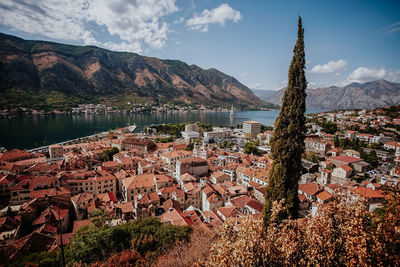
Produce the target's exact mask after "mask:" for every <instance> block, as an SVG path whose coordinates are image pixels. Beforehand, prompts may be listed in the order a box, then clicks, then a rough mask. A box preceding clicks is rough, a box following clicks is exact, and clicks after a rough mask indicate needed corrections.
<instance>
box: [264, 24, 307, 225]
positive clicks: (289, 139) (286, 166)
mask: <svg viewBox="0 0 400 267" xmlns="http://www.w3.org/2000/svg"><path fill="white" fill-rule="evenodd" d="M293 52H294V55H293V58H292V61H291V63H290V67H289V74H288V85H287V89H286V91H285V94H284V95H283V98H282V106H281V110H280V113H279V116H278V118H277V119H276V121H275V131H274V135H273V136H272V139H271V154H272V158H273V159H274V163H273V166H272V169H271V172H270V175H269V183H268V187H267V192H266V196H265V207H264V225H265V227H268V224H269V223H270V215H271V208H272V204H273V202H274V201H280V200H282V199H285V202H284V210H283V211H282V212H281V213H280V214H279V220H282V219H285V218H288V217H291V218H296V217H297V215H298V207H299V200H298V197H297V189H298V181H299V179H300V176H301V171H302V165H301V154H302V153H303V151H304V133H305V132H306V127H305V116H304V112H305V111H306V92H305V91H306V88H307V81H306V77H305V73H304V69H305V63H306V60H305V53H304V29H303V26H302V22H301V17H299V22H298V33H297V42H296V45H295V47H294V50H293Z"/></svg>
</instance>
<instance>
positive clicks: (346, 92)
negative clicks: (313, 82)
mask: <svg viewBox="0 0 400 267" xmlns="http://www.w3.org/2000/svg"><path fill="white" fill-rule="evenodd" d="M285 90H286V88H282V89H280V90H278V91H275V93H274V94H272V95H269V96H267V97H263V94H262V93H259V92H258V91H254V92H255V94H256V95H257V96H258V97H260V98H261V99H262V100H264V101H267V102H270V103H273V104H277V105H280V104H281V101H282V96H283V93H284V91H285ZM267 94H270V92H267ZM399 104H400V84H399V83H391V82H388V81H386V80H379V81H374V82H367V83H363V84H360V83H352V84H349V85H347V86H344V87H337V86H330V87H325V88H317V89H308V90H307V108H318V109H354V108H359V109H373V108H377V107H384V106H392V105H399Z"/></svg>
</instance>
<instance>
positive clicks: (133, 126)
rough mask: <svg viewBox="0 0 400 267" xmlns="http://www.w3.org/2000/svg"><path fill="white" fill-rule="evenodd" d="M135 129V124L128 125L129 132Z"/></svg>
mask: <svg viewBox="0 0 400 267" xmlns="http://www.w3.org/2000/svg"><path fill="white" fill-rule="evenodd" d="M135 129H136V124H134V125H131V126H128V131H129V132H130V133H133V131H135Z"/></svg>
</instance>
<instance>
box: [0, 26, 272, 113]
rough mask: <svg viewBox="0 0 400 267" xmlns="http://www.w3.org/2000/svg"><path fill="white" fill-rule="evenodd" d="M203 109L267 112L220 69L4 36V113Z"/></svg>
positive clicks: (0, 87) (0, 48) (0, 61)
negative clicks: (108, 106) (90, 107)
mask: <svg viewBox="0 0 400 267" xmlns="http://www.w3.org/2000/svg"><path fill="white" fill-rule="evenodd" d="M143 99H147V100H148V101H150V102H160V103H166V102H174V103H188V104H189V103H197V104H208V105H212V104H215V105H231V104H234V105H235V106H241V107H257V106H265V105H266V104H265V103H264V102H263V101H261V100H260V99H259V98H258V97H257V96H256V95H255V94H254V93H253V92H252V91H251V90H250V89H249V88H247V87H246V86H244V85H243V84H241V83H240V82H238V81H237V80H236V79H235V78H233V77H231V76H229V75H226V74H224V73H222V72H220V71H218V70H216V69H207V70H204V69H202V68H200V67H198V66H196V65H187V64H186V63H184V62H182V61H179V60H161V59H158V58H153V57H145V56H140V55H138V54H135V53H127V52H112V51H109V50H105V49H102V48H98V47H94V46H72V45H65V44H58V43H53V42H46V41H28V40H24V39H21V38H18V37H15V36H11V35H6V34H1V33H0V108H13V107H17V106H21V105H22V106H26V105H29V106H31V107H44V108H46V107H47V108H63V107H65V106H74V105H76V104H77V103H87V102H115V103H120V102H122V103H128V102H132V101H133V102H134V101H135V100H143Z"/></svg>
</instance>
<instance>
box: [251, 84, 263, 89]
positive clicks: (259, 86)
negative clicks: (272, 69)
mask: <svg viewBox="0 0 400 267" xmlns="http://www.w3.org/2000/svg"><path fill="white" fill-rule="evenodd" d="M249 88H250V89H261V83H254V84H251V85H249Z"/></svg>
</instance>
